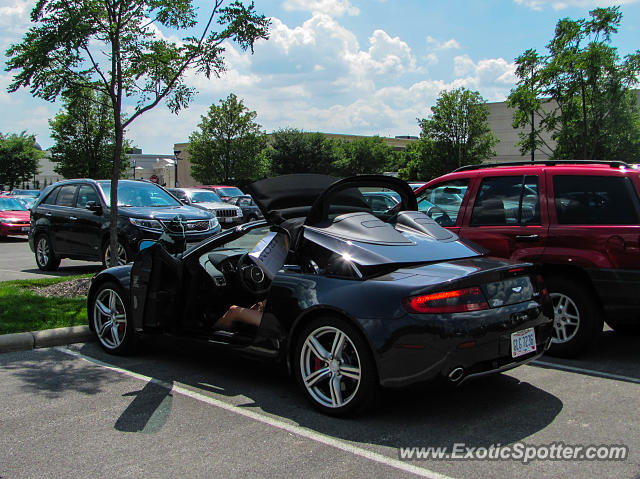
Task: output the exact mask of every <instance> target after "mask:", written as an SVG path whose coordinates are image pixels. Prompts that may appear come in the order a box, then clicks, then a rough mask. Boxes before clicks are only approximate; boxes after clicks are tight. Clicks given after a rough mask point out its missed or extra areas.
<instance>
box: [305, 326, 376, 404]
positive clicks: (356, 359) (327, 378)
mask: <svg viewBox="0 0 640 479" xmlns="http://www.w3.org/2000/svg"><path fill="white" fill-rule="evenodd" d="M338 334H340V335H341V336H340V337H342V338H343V339H342V347H337V348H336V347H335V345H336V337H337V336H338ZM310 338H313V339H314V342H317V343H319V344H320V346H322V352H323V353H324V355H325V359H326V360H325V359H322V358H321V356H320V355H319V354H318V353H316V352H315V351H316V347H315V346H313V344H312V342H310V341H308V340H309V339H310ZM338 343H340V342H339V341H338ZM332 353H333V354H332ZM293 354H294V356H293V368H294V374H295V376H296V381H297V382H298V385H299V386H300V388H301V389H302V392H303V394H304V395H305V397H306V398H307V400H308V401H309V402H310V403H311V404H312V405H313V407H315V408H316V409H318V410H319V411H321V412H322V413H324V414H327V415H330V416H344V415H347V414H351V413H356V412H360V411H364V410H366V409H368V408H370V407H371V406H373V404H374V403H375V398H376V396H377V394H376V390H377V388H378V374H377V371H376V366H375V362H374V359H373V355H372V353H371V350H370V348H369V345H368V344H367V342H366V341H365V339H364V338H363V337H362V335H361V334H360V332H359V331H358V330H357V329H356V328H355V326H353V325H352V324H350V323H348V322H347V321H346V320H344V319H339V318H336V317H331V316H327V317H318V318H316V319H313V320H311V321H310V322H309V323H308V324H306V325H305V326H303V327H302V329H301V330H300V333H299V334H298V335H297V338H296V341H295V350H294V352H293ZM312 363H313V364H312ZM343 368H344V369H343ZM347 368H348V369H347ZM340 373H342V374H340ZM345 374H349V376H346V375H345ZM356 376H357V377H358V378H359V379H356V378H355V377H356ZM305 379H306V382H305ZM314 379H315V381H314V382H312V381H313V380H314ZM336 386H337V387H336ZM336 391H337V392H336ZM345 395H346V397H345Z"/></svg>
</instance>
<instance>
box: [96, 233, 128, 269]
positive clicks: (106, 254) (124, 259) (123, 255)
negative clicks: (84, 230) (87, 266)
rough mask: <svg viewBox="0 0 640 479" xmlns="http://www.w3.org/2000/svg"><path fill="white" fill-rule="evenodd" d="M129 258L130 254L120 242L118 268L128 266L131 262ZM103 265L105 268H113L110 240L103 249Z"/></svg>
mask: <svg viewBox="0 0 640 479" xmlns="http://www.w3.org/2000/svg"><path fill="white" fill-rule="evenodd" d="M129 256H130V255H129V252H128V251H127V248H126V246H125V245H124V243H122V241H120V240H118V266H122V265H123V264H127V263H128V262H129ZM102 265H103V266H104V267H105V268H108V267H109V266H111V244H109V240H108V239H107V241H106V242H105V244H104V246H103V248H102Z"/></svg>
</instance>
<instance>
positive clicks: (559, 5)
mask: <svg viewBox="0 0 640 479" xmlns="http://www.w3.org/2000/svg"><path fill="white" fill-rule="evenodd" d="M515 2H516V3H517V4H518V5H524V6H525V7H528V8H530V9H532V10H542V9H544V7H546V6H550V7H551V8H553V9H554V10H563V9H565V8H569V7H579V8H595V7H611V6H613V5H623V4H631V3H636V2H638V0H515Z"/></svg>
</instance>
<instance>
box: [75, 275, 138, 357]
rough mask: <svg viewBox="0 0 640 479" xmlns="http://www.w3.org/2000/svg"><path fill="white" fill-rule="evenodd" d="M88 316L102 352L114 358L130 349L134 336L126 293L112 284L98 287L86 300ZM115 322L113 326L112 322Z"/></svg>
mask: <svg viewBox="0 0 640 479" xmlns="http://www.w3.org/2000/svg"><path fill="white" fill-rule="evenodd" d="M87 313H88V315H89V324H90V325H91V329H92V330H93V332H94V333H95V335H96V339H97V340H98V344H100V346H101V347H102V349H104V350H105V351H106V352H108V353H111V354H117V355H122V354H126V353H128V352H130V351H131V350H132V349H133V346H134V345H135V342H136V337H135V331H134V330H133V325H132V316H131V307H130V305H129V294H128V292H127V291H125V290H124V289H123V288H122V286H120V285H119V284H117V283H114V282H111V281H109V282H106V283H103V284H101V285H100V286H99V287H98V288H97V290H96V291H95V293H92V295H91V297H90V298H89V304H88V305H87ZM114 320H115V321H116V323H113V321H114ZM114 326H115V327H114Z"/></svg>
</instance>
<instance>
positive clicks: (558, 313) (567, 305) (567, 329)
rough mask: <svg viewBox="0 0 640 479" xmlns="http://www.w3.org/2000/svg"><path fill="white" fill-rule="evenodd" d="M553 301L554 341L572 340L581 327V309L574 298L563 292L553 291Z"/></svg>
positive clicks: (552, 340) (564, 341)
mask: <svg viewBox="0 0 640 479" xmlns="http://www.w3.org/2000/svg"><path fill="white" fill-rule="evenodd" d="M549 296H551V300H552V301H553V315H554V321H553V338H552V339H551V342H553V343H566V342H569V341H571V340H572V339H573V338H574V337H575V335H576V333H577V332H578V329H579V328H580V310H579V309H578V307H577V306H576V303H574V302H573V300H572V299H571V298H570V297H569V296H567V295H565V294H562V293H551V294H550V295H549Z"/></svg>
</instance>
